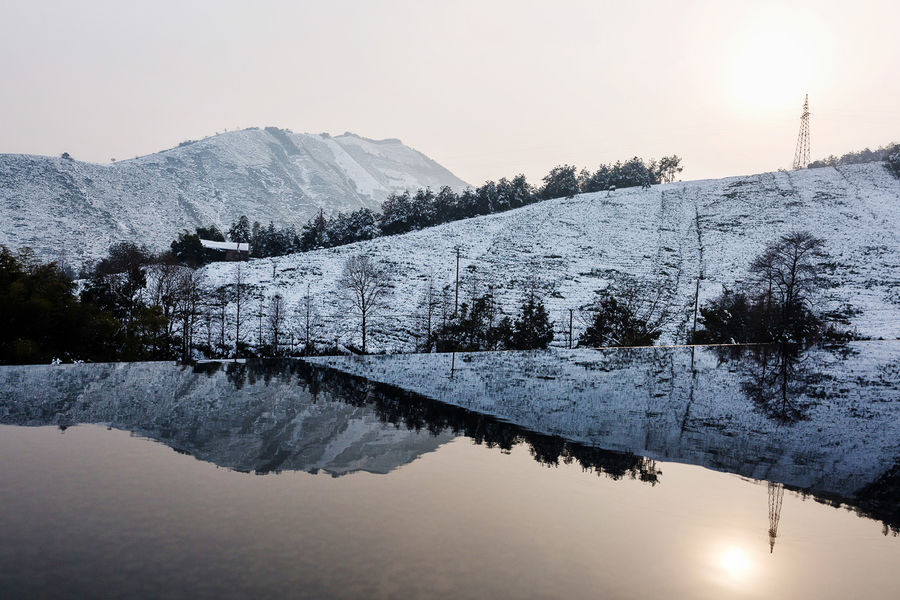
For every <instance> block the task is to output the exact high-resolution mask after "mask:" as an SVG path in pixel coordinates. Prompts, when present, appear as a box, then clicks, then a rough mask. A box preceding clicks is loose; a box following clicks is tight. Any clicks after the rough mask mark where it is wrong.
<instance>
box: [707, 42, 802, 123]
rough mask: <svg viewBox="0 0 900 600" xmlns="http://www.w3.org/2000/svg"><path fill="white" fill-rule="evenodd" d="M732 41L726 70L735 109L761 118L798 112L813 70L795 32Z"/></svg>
mask: <svg viewBox="0 0 900 600" xmlns="http://www.w3.org/2000/svg"><path fill="white" fill-rule="evenodd" d="M735 41H736V45H735V48H734V50H733V52H732V54H731V56H730V57H729V58H728V60H727V61H726V64H725V68H726V69H727V70H728V74H729V78H730V83H731V85H730V87H731V93H732V94H733V95H734V101H735V103H736V105H737V106H739V107H740V109H741V110H742V111H745V112H748V113H751V114H756V115H758V116H760V117H769V116H771V115H772V114H773V113H781V112H784V111H790V110H792V109H797V108H798V107H799V105H800V104H801V103H802V101H803V100H802V99H803V94H804V93H806V92H807V91H808V86H809V83H810V78H811V77H810V75H811V72H812V68H813V63H812V60H813V59H812V58H811V57H809V56H808V55H809V52H808V48H806V47H804V41H803V40H802V38H801V37H798V36H797V35H796V32H791V31H786V30H781V29H776V28H770V29H765V30H757V31H755V32H752V33H748V34H746V35H745V36H741V38H740V39H736V40H735Z"/></svg>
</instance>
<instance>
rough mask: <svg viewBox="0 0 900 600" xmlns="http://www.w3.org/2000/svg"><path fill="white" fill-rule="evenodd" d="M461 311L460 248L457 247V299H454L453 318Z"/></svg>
mask: <svg viewBox="0 0 900 600" xmlns="http://www.w3.org/2000/svg"><path fill="white" fill-rule="evenodd" d="M458 309H459V246H457V247H456V297H455V298H454V299H453V316H454V317H455V316H456V311H457V310H458Z"/></svg>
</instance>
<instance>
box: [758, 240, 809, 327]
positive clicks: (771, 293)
mask: <svg viewBox="0 0 900 600" xmlns="http://www.w3.org/2000/svg"><path fill="white" fill-rule="evenodd" d="M824 248H825V241H824V240H822V239H821V238H817V237H815V236H814V235H812V234H811V233H809V232H808V231H794V232H791V233H789V234H787V235H784V236H782V237H781V238H780V239H779V240H778V241H777V242H775V243H773V244H770V245H769V246H768V247H766V249H765V250H764V251H763V253H762V254H761V255H759V256H758V257H757V258H756V259H755V260H754V261H753V262H752V263H751V265H750V272H751V273H752V274H753V275H754V276H755V278H756V280H757V283H758V284H759V287H760V293H761V294H764V295H765V297H766V306H767V308H770V307H771V306H772V304H773V302H774V303H777V304H778V305H779V306H780V307H781V310H782V314H781V318H782V320H783V322H784V323H790V322H791V319H792V317H793V316H794V314H795V313H796V312H797V311H798V310H800V309H801V308H804V307H805V306H806V305H807V304H809V302H810V300H811V299H812V295H813V293H814V292H815V290H817V289H818V287H819V283H820V282H819V276H818V272H817V270H816V260H817V259H820V258H824V257H825V256H826V253H825V250H824Z"/></svg>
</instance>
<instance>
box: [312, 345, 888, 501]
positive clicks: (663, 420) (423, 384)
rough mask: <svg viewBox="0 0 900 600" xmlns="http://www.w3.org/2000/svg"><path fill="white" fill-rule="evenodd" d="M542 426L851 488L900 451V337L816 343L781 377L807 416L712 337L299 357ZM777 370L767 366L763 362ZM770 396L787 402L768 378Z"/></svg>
mask: <svg viewBox="0 0 900 600" xmlns="http://www.w3.org/2000/svg"><path fill="white" fill-rule="evenodd" d="M304 360H306V361H307V362H310V363H312V364H315V365H319V366H325V367H329V368H333V369H336V370H338V371H342V372H345V373H348V374H351V375H355V376H359V377H364V378H367V379H369V380H371V381H376V382H380V383H386V384H389V385H392V386H396V387H398V388H401V389H404V390H407V391H412V392H415V393H417V394H420V395H423V396H426V397H428V398H432V399H434V400H439V401H441V402H445V403H448V404H452V405H456V406H460V407H463V408H466V409H470V410H473V411H476V412H479V413H483V414H488V415H492V416H494V417H497V418H499V419H501V420H503V421H508V422H511V423H515V424H516V425H519V426H521V427H524V428H525V429H528V430H531V431H535V432H538V433H544V434H550V435H558V436H561V437H563V438H566V439H568V440H572V441H576V442H581V443H584V444H587V445H590V446H596V447H600V448H604V449H608V450H620V451H626V452H632V453H635V454H638V455H642V456H647V457H649V458H652V459H656V460H665V461H675V462H683V463H689V464H697V465H702V466H706V467H709V468H713V469H718V470H723V471H728V472H732V473H738V474H740V475H743V476H747V477H753V478H757V479H766V480H769V481H775V482H781V483H785V484H787V485H790V486H794V487H797V488H801V489H804V490H808V491H811V492H815V493H818V494H826V495H827V494H840V495H842V496H843V497H845V498H849V497H852V495H853V493H854V492H856V491H857V490H859V489H860V488H861V487H863V486H864V485H865V484H867V483H869V482H872V481H874V480H875V479H876V478H877V477H879V476H880V475H881V474H882V473H884V472H885V471H886V470H888V469H889V468H891V467H892V466H893V465H894V464H895V463H896V461H897V460H898V459H900V343H897V342H856V343H853V344H851V345H850V346H849V351H844V352H840V351H830V350H826V349H815V350H813V351H810V352H809V353H808V354H806V355H805V356H804V357H802V359H801V361H800V362H798V363H797V364H798V365H799V368H798V369H797V371H796V375H795V377H793V378H791V379H789V380H788V389H789V390H790V393H789V394H788V397H787V401H788V402H789V403H790V405H791V406H795V407H799V408H801V413H802V414H801V419H800V420H799V421H796V422H793V423H784V422H781V421H779V420H777V419H773V418H771V417H770V416H766V414H765V413H764V412H763V411H762V410H761V408H760V405H758V404H757V403H754V401H752V400H751V399H750V397H749V396H748V391H747V390H748V388H747V386H748V385H752V384H753V383H754V381H758V379H757V377H758V376H759V374H760V371H761V368H762V367H761V366H760V364H759V363H754V362H752V361H751V360H749V358H748V357H746V356H745V357H743V358H741V359H735V358H731V359H729V360H723V359H722V355H721V354H720V350H716V349H715V348H702V347H696V348H689V347H679V348H662V347H655V348H636V349H610V350H590V349H578V350H549V351H533V352H482V353H472V354H462V353H458V354H456V355H455V356H453V355H451V354H403V355H391V356H351V357H316V358H309V359H304ZM769 368H771V366H770V367H769ZM770 391H772V392H773V394H774V395H773V402H774V403H773V406H774V407H775V408H780V407H781V404H780V402H781V397H780V396H779V395H778V393H777V392H779V391H780V385H775V389H772V390H770Z"/></svg>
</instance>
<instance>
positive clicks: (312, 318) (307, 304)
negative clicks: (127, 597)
mask: <svg viewBox="0 0 900 600" xmlns="http://www.w3.org/2000/svg"><path fill="white" fill-rule="evenodd" d="M309 287H310V286H309V284H306V294H305V295H304V296H303V297H302V298H300V302H298V303H297V306H296V307H295V308H294V314H295V315H296V316H297V323H299V331H298V333H299V334H300V336H301V337H302V338H303V347H304V350H309V349H311V348H312V344H313V340H314V339H315V336H316V334H317V332H318V330H319V327H320V323H319V321H320V316H319V311H318V310H317V309H316V306H315V303H314V302H313V298H312V295H311V294H310V291H309Z"/></svg>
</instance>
